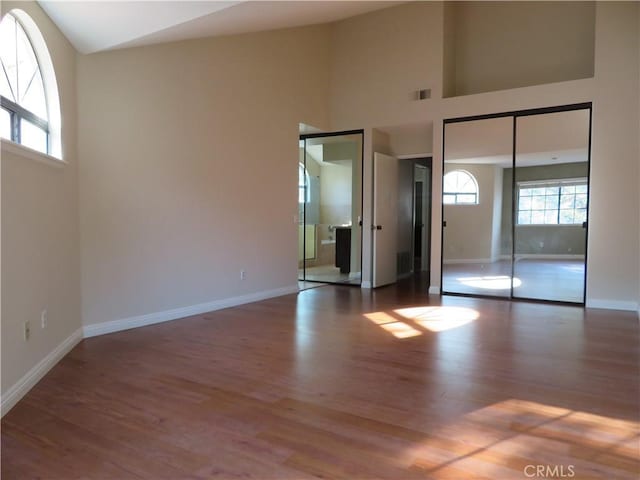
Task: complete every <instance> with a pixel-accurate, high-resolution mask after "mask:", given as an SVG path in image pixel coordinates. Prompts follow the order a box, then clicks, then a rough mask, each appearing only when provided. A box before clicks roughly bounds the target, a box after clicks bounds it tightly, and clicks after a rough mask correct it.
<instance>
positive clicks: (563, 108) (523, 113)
mask: <svg viewBox="0 0 640 480" xmlns="http://www.w3.org/2000/svg"><path fill="white" fill-rule="evenodd" d="M574 110H588V111H589V141H588V147H587V185H588V191H589V195H588V196H587V222H586V223H587V225H586V231H585V253H584V281H583V288H582V292H583V295H582V301H581V302H569V301H561V300H545V299H537V298H525V297H514V296H513V273H514V257H515V247H516V246H515V241H514V239H515V227H516V195H515V190H516V182H515V178H516V140H517V136H516V134H517V132H516V124H517V118H518V117H527V116H532V115H544V114H547V113H559V112H571V111H574ZM505 117H511V118H512V119H513V122H512V124H513V132H512V139H511V141H512V145H511V171H512V177H511V179H512V186H511V188H512V192H511V239H512V242H511V279H512V281H511V288H510V293H509V296H497V295H483V294H474V293H458V292H445V291H444V290H442V288H443V285H444V283H443V277H444V268H443V267H444V228H445V227H444V224H445V221H446V220H445V218H444V203H443V202H442V198H441V199H440V208H441V216H440V218H441V219H442V221H441V224H440V245H441V246H442V247H441V248H440V288H441V293H442V295H453V296H459V297H473V298H491V299H499V300H510V301H523V302H535V303H551V304H560V305H573V306H576V305H578V306H585V304H586V298H587V273H588V265H589V262H588V255H589V220H590V216H591V215H590V210H591V208H590V206H591V139H592V137H593V132H592V129H593V102H583V103H573V104H568V105H558V106H553V107H541V108H530V109H526V110H513V111H507V112H500V113H489V114H484V115H470V116H466V117H455V118H445V119H444V120H443V126H442V178H441V179H440V181H441V192H442V191H444V163H445V162H444V161H445V136H446V126H447V124H451V123H462V122H471V121H474V120H487V119H492V118H505ZM441 195H442V193H441Z"/></svg>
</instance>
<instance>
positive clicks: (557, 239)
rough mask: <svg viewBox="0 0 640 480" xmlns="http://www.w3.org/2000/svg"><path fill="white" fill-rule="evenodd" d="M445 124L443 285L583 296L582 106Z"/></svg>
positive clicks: (494, 292)
mask: <svg viewBox="0 0 640 480" xmlns="http://www.w3.org/2000/svg"><path fill="white" fill-rule="evenodd" d="M444 128H445V129H444V144H443V146H444V152H443V162H444V164H443V197H442V203H443V228H442V241H443V244H442V291H443V293H452V294H462V295H475V296H491V297H507V298H522V299H530V300H544V301H555V302H568V303H584V301H585V285H586V265H587V262H586V260H587V259H586V251H587V248H586V247H587V226H588V221H587V220H588V204H589V150H590V131H591V106H590V104H584V105H577V106H568V107H554V108H549V109H537V110H528V111H522V112H515V113H506V114H497V115H488V116H483V117H472V118H462V119H451V120H445V126H444Z"/></svg>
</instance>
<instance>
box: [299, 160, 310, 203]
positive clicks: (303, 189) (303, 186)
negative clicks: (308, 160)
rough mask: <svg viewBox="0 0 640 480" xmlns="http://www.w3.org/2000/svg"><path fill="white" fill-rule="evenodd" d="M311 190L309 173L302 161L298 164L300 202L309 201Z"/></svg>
mask: <svg viewBox="0 0 640 480" xmlns="http://www.w3.org/2000/svg"><path fill="white" fill-rule="evenodd" d="M310 199H311V192H310V189H309V173H308V172H307V169H306V168H304V165H303V164H302V163H299V164H298V203H309V200H310Z"/></svg>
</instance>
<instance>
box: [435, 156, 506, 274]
mask: <svg viewBox="0 0 640 480" xmlns="http://www.w3.org/2000/svg"><path fill="white" fill-rule="evenodd" d="M452 170H464V171H466V172H469V173H470V174H471V175H473V177H474V178H475V179H476V182H477V183H478V204H477V205H445V206H444V219H445V220H446V222H447V226H446V228H445V229H444V262H445V263H447V262H448V261H463V260H469V261H486V262H490V261H493V260H496V259H497V258H496V257H497V255H498V250H497V249H496V248H495V246H496V245H499V241H500V211H501V210H500V209H501V207H502V203H501V195H498V196H497V198H496V195H495V194H496V192H498V193H501V192H502V169H501V168H500V167H498V166H496V165H471V164H446V165H445V169H444V171H445V174H446V173H447V172H450V171H452ZM496 202H497V203H498V204H499V205H496ZM494 217H495V218H494ZM494 233H495V234H496V236H497V238H494Z"/></svg>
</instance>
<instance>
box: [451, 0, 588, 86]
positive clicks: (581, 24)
mask: <svg viewBox="0 0 640 480" xmlns="http://www.w3.org/2000/svg"><path fill="white" fill-rule="evenodd" d="M445 12H446V14H445V26H446V27H447V29H453V32H450V31H446V30H445V38H447V39H448V40H449V41H451V40H453V42H454V45H445V49H446V52H445V62H444V65H445V70H444V76H445V77H446V78H447V80H448V82H449V84H448V85H446V86H445V87H444V88H445V90H446V91H447V93H448V94H449V96H451V95H469V94H473V93H480V92H488V91H495V90H506V89H509V88H515V87H524V86H529V85H538V84H544V83H553V82H561V81H567V80H575V79H580V78H589V77H592V76H593V71H594V43H595V41H594V31H595V29H594V22H595V2H564V1H556V2H453V3H451V4H449V5H448V6H447V8H446V10H445ZM451 82H454V84H453V85H451Z"/></svg>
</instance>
